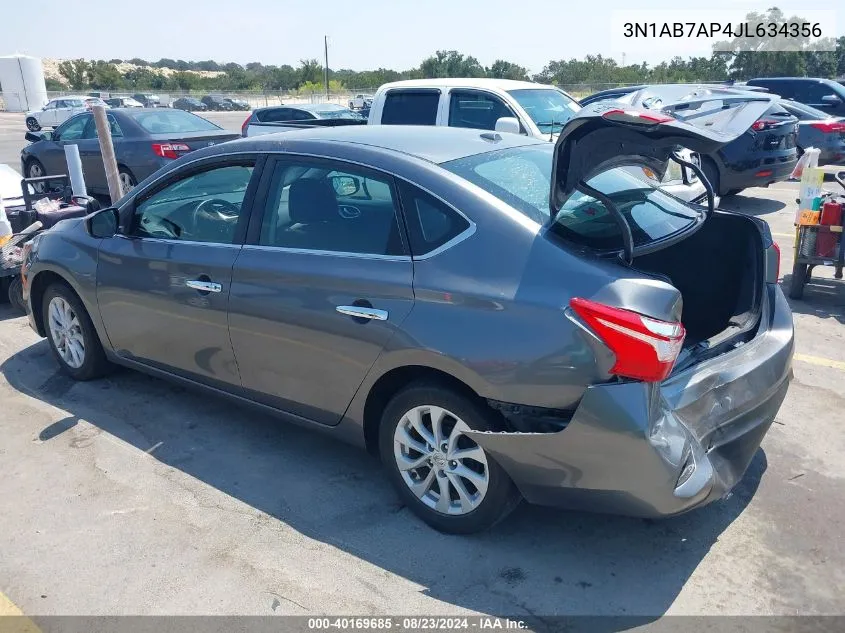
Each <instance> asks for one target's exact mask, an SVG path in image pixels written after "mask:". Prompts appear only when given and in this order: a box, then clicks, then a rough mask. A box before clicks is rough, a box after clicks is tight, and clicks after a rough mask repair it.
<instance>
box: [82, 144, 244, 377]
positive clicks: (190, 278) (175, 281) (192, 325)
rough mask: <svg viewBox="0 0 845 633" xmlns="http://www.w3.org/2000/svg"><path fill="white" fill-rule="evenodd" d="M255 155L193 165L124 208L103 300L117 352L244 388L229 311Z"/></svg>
mask: <svg viewBox="0 0 845 633" xmlns="http://www.w3.org/2000/svg"><path fill="white" fill-rule="evenodd" d="M257 164H258V162H257V159H256V157H255V156H252V155H243V154H241V155H230V156H225V157H215V158H212V159H207V160H204V161H199V162H197V163H192V164H190V165H186V166H185V167H184V168H183V169H181V170H177V171H176V172H174V173H172V174H170V175H169V176H168V177H166V178H165V179H164V180H162V181H160V182H159V181H155V182H153V183H151V184H150V185H148V186H147V187H144V188H143V189H142V190H141V191H139V193H138V194H136V195H135V196H133V197H132V198H131V199H130V201H129V202H128V203H127V204H125V205H123V206H122V207H121V210H120V211H121V229H120V232H119V234H118V235H117V236H115V237H114V238H111V239H107V240H103V242H102V245H101V247H100V254H99V261H98V266H97V301H98V304H99V309H100V314H101V315H102V318H103V323H104V324H105V328H106V332H107V335H108V338H109V341H110V342H111V345H112V347H113V348H114V350H115V351H116V353H117V354H118V355H119V356H121V357H123V358H126V359H129V360H133V361H136V362H139V363H142V364H145V365H149V366H151V367H155V368H158V369H162V370H165V371H168V372H170V373H174V374H176V375H179V376H183V377H186V378H189V379H192V380H196V381H198V382H202V383H205V384H209V385H212V386H216V387H219V388H223V389H227V390H233V389H234V390H238V389H239V388H240V376H239V374H238V368H237V364H236V363H235V358H234V354H233V352H232V345H231V342H230V340H229V328H228V322H227V315H226V311H227V308H228V305H229V291H230V284H231V278H232V264H233V263H234V262H235V259H236V258H237V255H238V252H239V251H240V249H241V244H242V241H243V234H244V231H245V228H246V222H247V219H248V214H249V212H250V209H251V207H252V199H253V197H254V192H255V185H256V183H257V174H258V172H259V171H260V169H258V168H256V166H257Z"/></svg>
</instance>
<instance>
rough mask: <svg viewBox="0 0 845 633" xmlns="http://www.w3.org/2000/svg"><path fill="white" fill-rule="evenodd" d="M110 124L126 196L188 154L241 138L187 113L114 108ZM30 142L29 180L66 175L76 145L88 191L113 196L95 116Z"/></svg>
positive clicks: (25, 162)
mask: <svg viewBox="0 0 845 633" xmlns="http://www.w3.org/2000/svg"><path fill="white" fill-rule="evenodd" d="M108 120H109V125H110V126H111V135H112V141H113V143H114V153H115V157H116V159H117V165H118V169H119V171H120V182H121V186H122V187H123V190H124V192H126V191H129V190H130V189H132V187H134V186H135V185H137V184H138V183H139V182H141V181H142V180H144V179H145V178H146V177H147V176H149V175H150V174H152V173H154V172H156V171H157V170H158V169H160V168H161V167H164V166H165V165H168V164H169V163H172V162H173V161H174V160H176V159H177V158H179V157H180V156H183V155H184V154H187V153H189V152H191V151H193V150H195V149H198V148H200V147H207V146H209V145H216V144H218V143H224V142H226V141H228V140H231V139H233V138H238V136H239V135H238V134H232V133H231V132H227V131H225V130H224V129H222V128H221V127H219V126H217V125H215V124H214V123H211V122H210V121H207V120H206V119H203V118H202V117H199V116H197V115H195V114H191V113H190V112H182V111H181V110H171V109H164V108H154V109H153V108H149V109H148V108H126V109H111V110H109V111H108ZM26 139H27V140H28V141H31V144H30V145H27V146H26V147H24V148H23V149H22V150H21V173H23V174H24V175H25V176H26V177H27V178H36V177H38V176H52V175H55V174H66V173H67V172H68V169H67V162H66V161H65V152H64V146H65V145H76V146H78V147H79V156H80V158H81V160H82V171H83V173H84V175H85V184H86V187H87V189H88V193H89V194H100V195H108V193H109V186H108V182H107V181H106V172H105V168H104V167H103V157H102V154H101V153H100V142H99V140H98V138H97V128H96V126H95V125H94V120H93V116H92V115H91V113H90V112H85V113H82V114H77V115H76V116H74V117H72V118H70V119H68V120H67V121H65V122H64V123H63V124H62V125H60V126H59V127H58V128H56V129H55V130H54V131H52V132H28V133H27V134H26Z"/></svg>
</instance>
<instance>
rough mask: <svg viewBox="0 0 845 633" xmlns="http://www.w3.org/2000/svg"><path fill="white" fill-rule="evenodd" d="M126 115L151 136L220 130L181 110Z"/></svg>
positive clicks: (158, 109)
mask: <svg viewBox="0 0 845 633" xmlns="http://www.w3.org/2000/svg"><path fill="white" fill-rule="evenodd" d="M127 114H128V115H129V116H131V117H132V118H133V119H135V121H137V122H138V125H140V126H141V127H142V128H144V129H145V130H146V131H147V132H150V133H151V134H183V133H186V132H211V131H217V130H220V129H222V128H220V127H217V126H216V125H214V123H212V122H211V121H207V120H206V119H203V118H202V117H198V116H197V115H195V114H191V113H190V112H184V111H183V110H170V109H165V108H157V109H156V110H155V111H149V110H147V111H141V112H127Z"/></svg>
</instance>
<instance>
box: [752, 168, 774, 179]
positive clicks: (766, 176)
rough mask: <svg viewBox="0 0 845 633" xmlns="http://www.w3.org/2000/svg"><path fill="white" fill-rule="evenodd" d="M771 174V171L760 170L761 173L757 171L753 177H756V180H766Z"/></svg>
mask: <svg viewBox="0 0 845 633" xmlns="http://www.w3.org/2000/svg"><path fill="white" fill-rule="evenodd" d="M773 173H774V172H773V171H772V170H771V169H764V170H762V171H758V172H757V173H756V174H754V175H755V176H757V177H758V178H768V177H769V176H771V175H772V174H773Z"/></svg>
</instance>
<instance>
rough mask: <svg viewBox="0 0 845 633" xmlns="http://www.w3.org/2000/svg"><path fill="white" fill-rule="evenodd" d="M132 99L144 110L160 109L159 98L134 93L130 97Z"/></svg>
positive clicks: (142, 93)
mask: <svg viewBox="0 0 845 633" xmlns="http://www.w3.org/2000/svg"><path fill="white" fill-rule="evenodd" d="M132 98H133V99H135V101H138V102H139V103H140V104H141V105H142V106H144V107H145V108H160V107H161V98H160V97H159V96H158V95H153V94H147V93H144V92H136V93H135V94H134V95H132Z"/></svg>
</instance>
